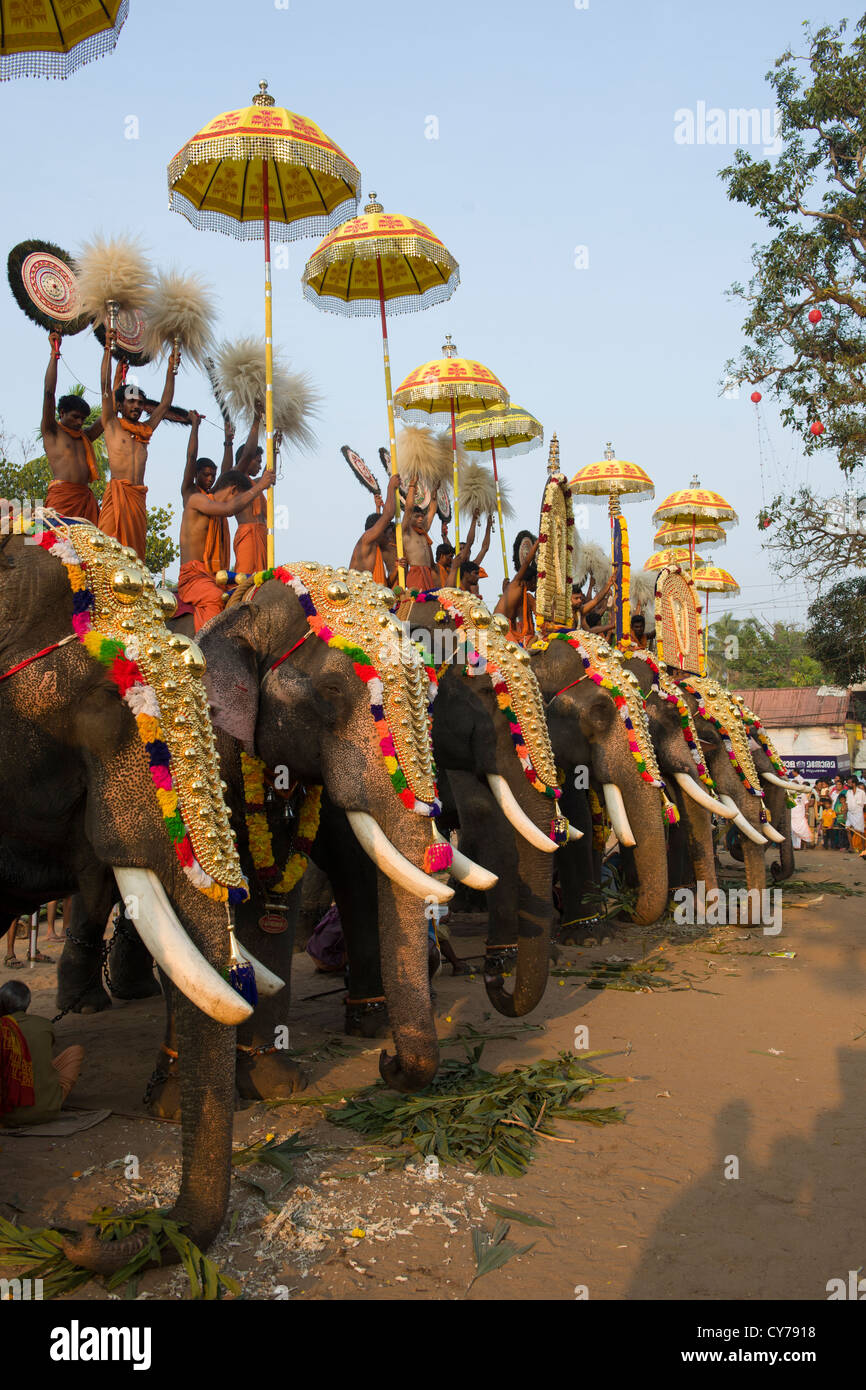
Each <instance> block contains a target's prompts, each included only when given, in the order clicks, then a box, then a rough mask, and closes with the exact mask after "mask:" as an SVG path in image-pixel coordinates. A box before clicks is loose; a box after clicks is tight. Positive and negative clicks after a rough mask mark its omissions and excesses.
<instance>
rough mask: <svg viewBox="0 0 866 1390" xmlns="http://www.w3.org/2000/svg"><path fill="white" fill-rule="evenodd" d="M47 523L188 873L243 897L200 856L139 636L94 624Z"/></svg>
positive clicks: (73, 567)
mask: <svg viewBox="0 0 866 1390" xmlns="http://www.w3.org/2000/svg"><path fill="white" fill-rule="evenodd" d="M42 527H43V530H42V534H41V535H40V537H39V541H38V543H39V545H41V546H42V547H43V549H44V550H47V551H48V552H49V554H51V555H53V556H54V557H55V559H58V560H60V562H61V563H62V565H63V566H64V568H65V570H66V574H67V578H68V580H69V587H70V589H71V590H72V626H73V629H74V631H75V634H76V636H77V637H78V639H79V641H80V642H81V644H82V646H83V647H84V648H85V650H86V651H87V652H88V653H89V654H90V656H92V657H94V659H95V660H96V661H98V662H99V663H100V665H101V666H104V667H105V669H106V671H107V673H108V675H109V677H110V679H111V680H112V681H113V682H114V684H115V685H116V687H117V690H118V692H119V694H120V696H121V698H122V699H123V700H124V702H125V703H126V705H127V706H128V707H129V709H130V711H131V713H132V715H133V718H134V719H135V723H136V728H137V730H138V734H139V737H140V738H141V741H142V743H143V744H144V749H145V752H146V753H147V757H148V763H149V767H150V776H151V781H152V782H153V786H154V791H155V793H156V799H157V802H158V804H159V809H160V811H161V813H162V818H163V824H164V826H165V829H166V833H167V834H168V837H169V839H170V840H171V843H172V845H173V846H174V852H175V854H176V855H177V858H178V860H179V861H180V864H181V866H182V867H183V871H184V873H185V874H186V875H187V877H188V878H189V879H190V880H191V882H192V883H193V884H194V885H195V887H196V888H198V889H199V891H200V892H202V893H204V894H206V896H207V897H209V898H211V899H213V901H214V902H228V903H231V904H236V903H242V902H244V901H245V899H246V898H247V897H248V896H249V894H248V893H247V891H246V890H245V889H243V888H226V887H225V886H224V885H223V884H221V883H217V882H216V880H215V879H213V878H211V876H210V875H209V874H207V873H205V871H204V869H203V868H202V867H201V865H200V864H199V863H198V860H197V859H196V857H195V851H194V849H193V846H192V841H191V840H190V836H189V831H188V829H187V827H186V825H185V824H184V820H183V815H182V813H181V809H180V805H179V802H178V795H177V790H176V788H175V784H174V778H173V777H172V772H171V753H170V751H169V747H168V744H167V742H166V740H165V737H164V734H163V731H162V727H161V724H160V718H161V716H160V709H159V701H158V700H157V697H156V691H155V690H154V689H153V686H151V685H149V684H148V682H147V680H146V678H145V676H144V673H143V672H142V670H141V668H140V666H139V665H138V663H137V661H136V660H135V659H134V656H132V657H131V655H130V654H131V653H133V652H134V650H135V644H134V639H133V640H131V641H130V642H128V643H127V644H126V646H124V644H123V643H122V642H117V641H112V640H109V639H108V638H106V637H103V636H102V635H101V634H100V633H99V632H98V631H97V630H96V629H95V628H94V626H93V610H94V605H95V599H94V595H93V590H92V589H91V588H90V586H89V584H88V582H87V574H86V566H85V565H84V564H82V562H81V561H80V559H79V556H78V554H77V553H76V551H75V548H74V546H73V545H72V543H71V542H70V541H68V540H64V539H63V538H62V537H61V536H60V535H59V534H58V533H57V532H56V531H55V530H54V529H53V523H52V521H51V519H50V518H49V517H47V516H46V517H43V519H42ZM136 654H137V653H136Z"/></svg>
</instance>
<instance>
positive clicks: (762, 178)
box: [720, 16, 866, 471]
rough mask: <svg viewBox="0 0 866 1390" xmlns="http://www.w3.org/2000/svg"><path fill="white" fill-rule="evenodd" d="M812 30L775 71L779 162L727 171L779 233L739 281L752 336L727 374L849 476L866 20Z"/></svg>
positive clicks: (865, 395) (864, 279) (860, 283)
mask: <svg viewBox="0 0 866 1390" xmlns="http://www.w3.org/2000/svg"><path fill="white" fill-rule="evenodd" d="M803 28H804V47H805V52H804V53H802V54H797V53H794V52H793V51H791V50H790V49H789V50H787V51H786V52H785V53H783V54H782V56H781V57H780V58H777V59H776V63H775V66H774V69H773V70H772V71H771V72H769V73H768V74H767V81H768V82H769V83H770V86H771V87H772V89H773V93H774V96H775V101H776V107H777V111H778V143H780V144H781V152H780V154H779V155H778V158H776V159H775V160H774V161H772V160H770V159H755V158H753V156H752V155H751V154H749V153H748V151H746V150H742V149H738V150H737V151H736V153H735V155H734V162H733V164H731V165H729V166H728V168H726V169H723V170H722V171H721V174H720V177H721V178H722V179H723V180H724V181H725V183H726V185H727V194H728V197H729V198H730V199H731V200H732V201H733V202H736V203H743V204H745V205H746V206H747V207H751V208H753V209H754V211H755V213H756V215H757V216H758V217H759V218H760V219H761V221H762V222H764V223H765V225H766V227H767V228H768V230H769V231H770V232H771V233H772V234H773V236H772V240H771V241H769V242H767V243H766V245H763V246H757V247H755V248H754V250H753V256H752V265H753V275H752V278H751V279H750V281H749V283H748V285H745V286H744V285H741V284H735V285H734V286H733V287H732V290H731V294H732V295H733V296H734V297H735V298H738V299H740V300H742V301H743V302H744V303H745V304H746V306H747V309H748V316H747V318H746V321H745V323H744V325H743V331H744V333H745V336H746V338H747V339H748V343H747V346H746V347H745V348H744V350H743V352H742V354H741V356H740V358H739V360H738V361H736V362H729V363H728V365H727V372H728V376H729V379H732V380H735V381H737V382H739V383H741V384H742V383H746V382H748V383H750V384H752V385H764V386H765V388H766V389H768V390H769V391H770V393H771V395H772V396H773V397H774V398H775V399H777V400H778V401H779V403H780V404H781V416H782V420H783V421H784V423H785V424H786V425H788V426H790V427H792V428H794V429H796V430H797V431H798V432H799V433H800V434H801V435H802V437H803V439H804V442H805V447H806V452H807V453H813V452H815V451H816V450H821V451H823V452H824V453H825V454H828V453H835V454H836V456H837V457H838V460H839V463H840V466H841V467H842V468H843V469H844V470H846V471H850V470H851V469H854V468H856V467H857V466H858V465H859V464H861V463H862V462H863V460H864V458H866V414H864V409H863V407H864V402H866V325H864V320H866V201H864V195H866V16H864V17H863V18H861V19H860V20H858V21H857V24H856V26H855V33H854V35H853V36H852V37H851V39H850V41H848V40H846V37H845V36H846V30H847V22H846V21H844V20H843V21H842V22H841V23H840V24H839V25H838V26H835V27H834V26H832V25H825V26H823V27H822V28H820V29H817V30H816V31H814V32H813V30H812V29H811V28H810V26H809V24H808V23H806V24H804V26H803ZM815 311H817V312H818V313H819V314H820V315H821V317H820V320H819V321H817V322H813V321H812V320H810V317H809V315H810V313H811V314H812V315H813V319H814V317H815ZM819 422H820V423H821V424H823V426H824V433H823V434H820V435H815V434H813V433H812V432H811V430H810V426H811V425H812V424H816V423H819Z"/></svg>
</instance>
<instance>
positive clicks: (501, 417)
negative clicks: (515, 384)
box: [457, 405, 544, 579]
mask: <svg viewBox="0 0 866 1390" xmlns="http://www.w3.org/2000/svg"><path fill="white" fill-rule="evenodd" d="M457 440H458V443H460V444H461V445H462V447H463V448H464V449H466V450H467V451H468V452H469V453H475V454H490V461H491V463H492V464H493V480H494V483H495V485H496V510H497V512H498V513H499V539H500V541H501V542H502V568H503V570H504V572H505V578H506V579H507V578H508V553H507V551H506V548H505V527H504V525H503V523H502V498H501V496H500V492H499V469H498V468H497V466H496V451H497V450H498V451H499V457H500V458H513V457H514V456H515V455H516V454H527V453H529V450H530V449H537V448H539V446H540V445H541V444H543V443H544V426H543V425H542V423H541V421H540V420H536V418H535V416H534V415H530V413H529V411H528V410H523V409H522V408H521V407H520V406H519V405H495V406H493V408H492V409H491V410H469V411H467V412H466V414H465V416H464V417H462V418H461V422H460V424H459V425H458V427H457Z"/></svg>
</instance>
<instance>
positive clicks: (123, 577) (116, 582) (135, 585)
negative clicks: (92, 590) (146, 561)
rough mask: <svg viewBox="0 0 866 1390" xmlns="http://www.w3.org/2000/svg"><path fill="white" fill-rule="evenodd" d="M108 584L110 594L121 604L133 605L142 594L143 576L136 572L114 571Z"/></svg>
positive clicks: (128, 570) (130, 570)
mask: <svg viewBox="0 0 866 1390" xmlns="http://www.w3.org/2000/svg"><path fill="white" fill-rule="evenodd" d="M109 583H110V584H111V591H112V593H113V594H114V596H115V597H116V598H117V599H118V600H119V601H120V602H121V603H135V601H136V599H138V598H140V597H141V595H142V593H143V592H144V575H143V574H141V573H140V572H139V571H138V570H134V569H122V570H115V571H114V573H113V574H112V576H111V579H110V580H109Z"/></svg>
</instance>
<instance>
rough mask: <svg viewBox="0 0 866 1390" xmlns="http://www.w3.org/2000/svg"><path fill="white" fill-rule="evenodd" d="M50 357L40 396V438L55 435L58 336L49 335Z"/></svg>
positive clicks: (55, 334) (54, 334) (57, 334)
mask: <svg viewBox="0 0 866 1390" xmlns="http://www.w3.org/2000/svg"><path fill="white" fill-rule="evenodd" d="M48 341H49V342H50V344H51V357H50V358H49V360H48V366H47V367H46V369H45V390H44V392H43V394H42V437H43V438H44V437H45V435H46V434H56V433H57V408H56V403H55V402H56V396H57V359H58V357H59V356H60V334H59V333H49V334H48Z"/></svg>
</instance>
